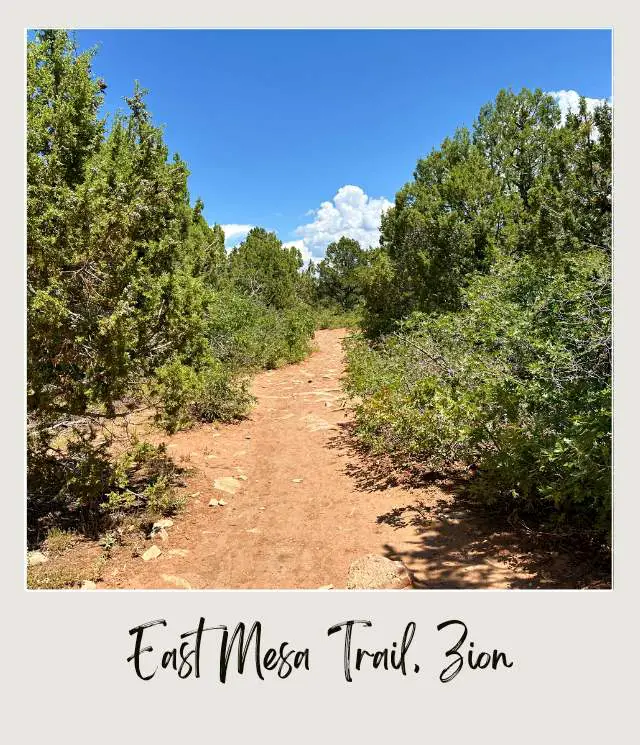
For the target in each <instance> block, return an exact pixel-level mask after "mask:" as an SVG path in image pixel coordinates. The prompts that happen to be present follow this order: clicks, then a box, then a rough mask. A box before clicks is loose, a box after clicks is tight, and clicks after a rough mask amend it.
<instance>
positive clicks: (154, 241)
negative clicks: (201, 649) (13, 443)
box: [19, 27, 622, 739]
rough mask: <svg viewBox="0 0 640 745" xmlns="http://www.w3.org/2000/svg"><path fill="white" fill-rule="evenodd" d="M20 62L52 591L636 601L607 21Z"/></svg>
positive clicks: (127, 50)
mask: <svg viewBox="0 0 640 745" xmlns="http://www.w3.org/2000/svg"><path fill="white" fill-rule="evenodd" d="M24 45H25V60H24V63H25V70H26V78H25V81H24V87H25V96H26V104H25V106H24V109H25V136H24V137H25V148H26V176H25V181H26V195H25V201H26V210H25V220H26V225H25V239H26V250H25V254H26V258H25V261H26V269H25V272H24V281H25V282H26V288H25V306H26V309H25V310H26V361H25V368H26V396H25V399H26V404H25V409H26V411H25V414H26V424H25V429H26V442H25V443H24V445H23V446H22V447H23V448H24V449H25V450H26V497H23V499H24V500H25V503H26V504H25V508H24V509H25V524H26V534H25V536H24V542H25V547H24V555H23V571H24V577H25V579H24V582H23V586H24V587H25V588H26V589H28V590H29V591H32V590H64V591H70V590H84V591H89V590H91V591H103V590H110V591H117V590H326V591H332V594H335V591H340V590H411V589H414V590H430V589H431V590H457V589H460V590H474V589H478V590H553V589H561V590H584V589H586V590H611V589H612V588H613V582H612V562H613V527H612V356H613V350H612V304H613V293H612V149H613V126H612V125H613V109H614V97H613V70H612V51H613V42H612V30H611V29H610V28H602V29H598V28H588V29H552V28H549V29H543V28H540V29H517V28H512V29H511V28H510V29H491V28H487V29H481V28H477V29H436V28H423V29H420V28H416V29H400V28H398V29H356V28H345V29H339V28H326V29H323V28H308V29H250V28H246V29H241V28H229V29H214V28H193V29H188V28H172V29H169V28H167V29H151V28H149V29H144V28H88V27H78V28H68V27H67V28H63V27H59V28H29V29H25V30H24ZM616 95H617V88H616ZM616 100H617V99H616ZM621 105H622V104H621ZM618 163H620V161H618ZM616 173H617V171H616ZM616 317H617V316H616ZM19 532H20V531H19ZM616 584H617V580H616ZM169 594H170V595H171V596H172V597H173V593H169ZM455 595H456V597H459V594H458V593H456V594H455ZM596 595H598V596H599V597H601V596H602V593H600V594H597V593H596ZM475 596H476V595H475V594H474V597H475ZM557 596H558V594H556V593H554V597H557ZM48 597H49V596H48ZM537 597H539V594H538V596H537ZM326 598H327V596H326V595H323V596H321V597H320V598H318V601H319V602H320V601H322V602H324V600H325V599H326ZM512 598H513V596H512V595H510V596H509V600H511V599H512ZM82 599H83V600H84V599H85V598H84V596H83V598H82ZM68 600H69V599H68V598H65V602H66V601H68ZM78 602H81V600H80V599H78ZM196 620H197V619H196ZM337 620H339V619H336V621H337ZM452 623H453V622H452ZM127 643H128V642H127ZM143 651H144V650H143ZM123 664H124V663H123ZM514 736H516V735H514ZM516 739H517V736H516Z"/></svg>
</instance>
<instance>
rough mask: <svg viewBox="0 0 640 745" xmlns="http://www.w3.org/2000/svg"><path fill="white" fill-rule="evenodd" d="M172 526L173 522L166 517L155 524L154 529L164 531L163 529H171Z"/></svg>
mask: <svg viewBox="0 0 640 745" xmlns="http://www.w3.org/2000/svg"><path fill="white" fill-rule="evenodd" d="M172 525H173V520H171V519H170V518H168V517H165V518H163V519H162V520H156V522H155V523H153V529H154V530H162V528H170V527H171V526H172Z"/></svg>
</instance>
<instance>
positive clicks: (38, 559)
mask: <svg viewBox="0 0 640 745" xmlns="http://www.w3.org/2000/svg"><path fill="white" fill-rule="evenodd" d="M45 561H49V559H48V558H47V557H46V556H45V555H44V554H43V553H42V551H29V553H28V554H27V563H28V565H29V566H30V567H33V566H36V565H37V564H44V563H45Z"/></svg>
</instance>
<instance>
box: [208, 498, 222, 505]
mask: <svg viewBox="0 0 640 745" xmlns="http://www.w3.org/2000/svg"><path fill="white" fill-rule="evenodd" d="M219 504H220V502H218V500H217V499H210V500H209V507H217V506H218V505H219Z"/></svg>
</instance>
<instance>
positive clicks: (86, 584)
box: [80, 579, 96, 590]
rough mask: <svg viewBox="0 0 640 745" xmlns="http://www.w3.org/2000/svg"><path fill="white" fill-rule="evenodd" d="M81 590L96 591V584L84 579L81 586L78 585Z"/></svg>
mask: <svg viewBox="0 0 640 745" xmlns="http://www.w3.org/2000/svg"><path fill="white" fill-rule="evenodd" d="M80 589H81V590H95V589H96V583H95V582H92V581H91V580H90V579H85V580H83V581H82V584H81V585H80Z"/></svg>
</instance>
